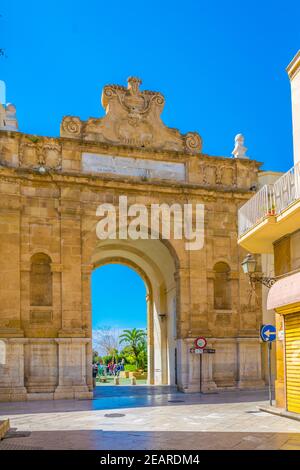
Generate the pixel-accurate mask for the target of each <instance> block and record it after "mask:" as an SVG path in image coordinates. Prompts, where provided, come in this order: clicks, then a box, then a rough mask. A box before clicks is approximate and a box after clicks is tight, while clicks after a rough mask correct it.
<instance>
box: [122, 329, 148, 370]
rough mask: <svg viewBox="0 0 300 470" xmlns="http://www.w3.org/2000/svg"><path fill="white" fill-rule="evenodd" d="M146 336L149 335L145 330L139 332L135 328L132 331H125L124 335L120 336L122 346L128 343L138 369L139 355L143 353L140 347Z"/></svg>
mask: <svg viewBox="0 0 300 470" xmlns="http://www.w3.org/2000/svg"><path fill="white" fill-rule="evenodd" d="M145 336H147V333H146V332H145V331H144V330H137V329H136V328H133V329H132V330H124V332H123V334H122V335H120V337H119V339H120V344H121V343H126V344H128V346H129V347H130V349H131V351H132V354H133V355H134V357H135V363H136V366H137V367H138V355H139V353H140V351H141V348H140V345H141V343H142V342H143V341H145Z"/></svg>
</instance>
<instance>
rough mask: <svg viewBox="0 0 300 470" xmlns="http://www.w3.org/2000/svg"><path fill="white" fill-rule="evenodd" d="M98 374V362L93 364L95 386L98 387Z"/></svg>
mask: <svg viewBox="0 0 300 470" xmlns="http://www.w3.org/2000/svg"><path fill="white" fill-rule="evenodd" d="M97 375H98V366H97V364H96V363H95V364H93V387H94V388H96V379H97Z"/></svg>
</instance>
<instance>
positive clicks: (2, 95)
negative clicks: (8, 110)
mask: <svg viewBox="0 0 300 470" xmlns="http://www.w3.org/2000/svg"><path fill="white" fill-rule="evenodd" d="M5 89H6V87H5V82H4V81H3V80H0V104H5V103H6V91H5Z"/></svg>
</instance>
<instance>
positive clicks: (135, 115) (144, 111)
mask: <svg viewBox="0 0 300 470" xmlns="http://www.w3.org/2000/svg"><path fill="white" fill-rule="evenodd" d="M127 81H128V86H127V88H126V87H123V86H119V85H106V86H105V87H104V88H103V92H102V98H101V102H102V106H103V108H104V109H105V116H104V117H103V118H90V119H88V120H87V121H81V120H80V119H79V118H78V117H75V116H65V117H64V118H63V120H62V123H61V136H62V137H69V138H70V137H71V138H77V139H83V140H86V141H89V140H93V141H99V142H103V143H108V144H112V145H128V146H131V147H140V148H149V149H153V150H171V151H175V152H185V153H192V154H197V153H200V152H201V148H202V140H201V137H200V136H199V134H198V133H197V132H188V133H187V134H181V133H180V132H179V131H178V130H177V129H172V128H169V127H167V126H165V125H164V123H163V122H162V120H161V117H160V116H161V113H162V111H163V107H164V104H165V99H164V97H163V95H162V94H161V93H158V92H154V91H147V90H143V91H141V90H140V85H141V83H142V81H141V80H140V79H139V78H136V77H129V78H128V80H127Z"/></svg>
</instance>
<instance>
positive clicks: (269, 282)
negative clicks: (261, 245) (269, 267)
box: [241, 253, 276, 289]
mask: <svg viewBox="0 0 300 470" xmlns="http://www.w3.org/2000/svg"><path fill="white" fill-rule="evenodd" d="M241 264H242V268H243V272H244V273H245V274H246V275H247V276H248V277H249V282H250V284H251V286H252V287H253V288H254V284H256V283H260V284H263V285H264V286H266V287H268V288H269V289H270V287H272V286H273V284H275V282H276V279H275V278H274V277H267V276H259V275H258V273H257V272H256V259H255V257H254V256H253V255H252V254H251V253H248V254H247V256H246V258H245V259H244V260H243V261H242V263H241Z"/></svg>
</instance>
